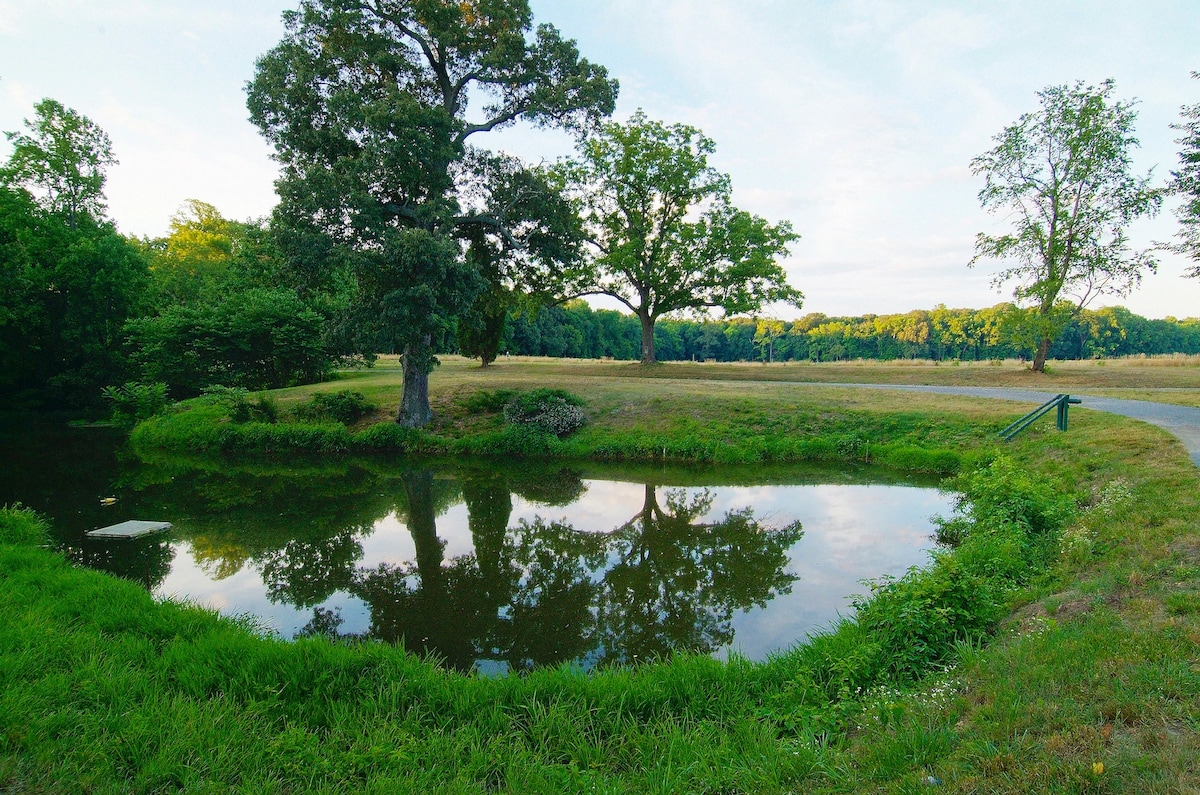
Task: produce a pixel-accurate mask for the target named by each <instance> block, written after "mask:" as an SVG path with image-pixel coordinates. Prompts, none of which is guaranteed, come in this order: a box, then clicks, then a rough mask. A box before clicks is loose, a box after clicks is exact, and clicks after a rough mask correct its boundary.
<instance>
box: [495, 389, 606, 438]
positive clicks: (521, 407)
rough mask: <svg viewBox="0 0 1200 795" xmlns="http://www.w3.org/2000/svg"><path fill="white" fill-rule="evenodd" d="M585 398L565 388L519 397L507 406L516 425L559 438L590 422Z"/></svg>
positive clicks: (508, 415)
mask: <svg viewBox="0 0 1200 795" xmlns="http://www.w3.org/2000/svg"><path fill="white" fill-rule="evenodd" d="M581 406H583V400H582V398H579V397H577V396H575V395H572V394H571V393H570V392H567V391H566V390H563V389H534V390H531V391H529V392H526V393H524V394H520V395H517V396H515V397H513V398H512V399H511V400H509V401H508V404H507V405H505V407H504V419H505V420H507V421H508V422H510V423H512V424H513V425H532V426H534V427H536V428H539V429H541V430H543V431H545V432H546V433H551V434H553V435H555V436H557V437H559V438H560V439H561V438H562V437H564V436H567V435H569V434H571V433H573V432H575V431H577V430H579V429H580V428H582V427H583V426H584V425H585V424H586V423H587V416H586V415H585V414H584V413H583V409H582V408H580V407H581Z"/></svg>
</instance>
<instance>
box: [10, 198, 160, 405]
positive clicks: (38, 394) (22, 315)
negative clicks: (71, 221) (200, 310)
mask: <svg viewBox="0 0 1200 795" xmlns="http://www.w3.org/2000/svg"><path fill="white" fill-rule="evenodd" d="M75 220H76V223H75V226H74V227H72V226H70V225H68V223H67V222H66V220H65V219H64V217H63V216H62V215H59V214H58V213H55V212H51V211H48V210H46V209H43V208H42V207H39V206H38V204H37V203H36V202H35V201H34V200H33V198H32V197H31V196H30V195H29V194H28V193H27V192H26V191H24V190H22V189H19V188H11V187H5V186H2V185H0V393H3V394H6V395H7V396H8V399H9V405H12V404H13V402H16V403H17V404H19V405H26V406H36V405H39V404H40V405H47V404H49V405H51V406H53V407H56V408H64V407H65V408H72V409H76V410H77V409H80V408H87V407H91V406H93V405H94V404H96V403H98V402H99V398H100V388H101V387H102V386H104V385H106V384H113V383H120V382H121V381H123V380H124V379H125V378H126V375H127V374H126V372H125V362H124V358H123V356H122V355H121V333H120V332H121V328H122V327H123V326H124V324H125V321H126V319H128V318H129V317H131V316H135V315H136V314H137V313H138V312H139V311H140V308H141V306H142V301H143V296H144V291H145V286H146V283H147V279H148V275H147V270H146V262H145V260H144V259H143V258H142V256H141V255H140V254H139V252H138V251H137V249H136V248H135V247H133V246H132V245H130V244H129V243H128V242H127V241H126V240H125V239H124V238H122V237H121V236H120V235H119V234H117V233H116V231H115V230H114V229H113V228H112V227H111V226H109V225H107V224H103V223H98V222H96V221H95V220H93V219H92V218H91V216H89V215H86V214H80V215H78V216H77V217H76V219H75ZM150 380H155V379H150ZM14 398H15V401H14Z"/></svg>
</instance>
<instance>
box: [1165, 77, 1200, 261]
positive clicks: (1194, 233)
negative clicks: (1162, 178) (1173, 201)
mask: <svg viewBox="0 0 1200 795" xmlns="http://www.w3.org/2000/svg"><path fill="white" fill-rule="evenodd" d="M1192 77H1194V78H1197V79H1200V72H1192ZM1181 114H1182V116H1183V120H1182V121H1181V122H1180V123H1178V124H1173V125H1171V126H1172V128H1174V129H1176V130H1178V131H1179V132H1181V133H1183V137H1182V138H1179V139H1178V140H1177V141H1176V143H1178V144H1179V146H1180V149H1179V170H1178V171H1172V172H1171V190H1172V192H1174V193H1176V194H1178V195H1179V196H1180V197H1182V198H1183V203H1182V204H1181V205H1180V206H1179V208H1178V209H1177V210H1176V211H1175V214H1176V215H1177V216H1178V217H1179V223H1180V227H1181V228H1180V230H1179V234H1178V235H1177V238H1178V242H1177V243H1175V244H1174V245H1171V246H1170V248H1171V249H1173V250H1175V251H1177V252H1179V253H1181V254H1185V255H1187V256H1189V257H1191V258H1192V259H1193V260H1195V262H1196V264H1195V265H1193V266H1192V267H1191V269H1189V270H1188V272H1187V275H1188V276H1191V277H1193V278H1197V279H1200V102H1198V103H1196V104H1195V105H1184V106H1183V108H1181Z"/></svg>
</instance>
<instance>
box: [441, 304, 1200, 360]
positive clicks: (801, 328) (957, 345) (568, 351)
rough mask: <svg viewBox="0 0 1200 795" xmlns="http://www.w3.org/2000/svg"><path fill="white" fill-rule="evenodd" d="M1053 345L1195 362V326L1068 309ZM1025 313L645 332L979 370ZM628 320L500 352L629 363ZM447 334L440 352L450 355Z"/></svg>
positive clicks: (769, 356)
mask: <svg viewBox="0 0 1200 795" xmlns="http://www.w3.org/2000/svg"><path fill="white" fill-rule="evenodd" d="M1063 311H1064V313H1069V315H1070V318H1069V319H1068V320H1066V326H1065V328H1064V330H1063V331H1062V333H1061V334H1059V336H1058V337H1057V338H1056V339H1055V340H1054V342H1053V344H1052V346H1051V348H1050V356H1051V358H1055V359H1093V358H1103V357H1114V356H1129V355H1137V354H1146V355H1154V354H1166V353H1187V354H1196V353H1200V319H1197V318H1188V319H1186V320H1176V319H1175V318H1166V319H1165V320H1149V319H1147V318H1144V317H1141V316H1140V315H1135V314H1134V313H1132V312H1130V311H1129V310H1127V309H1125V308H1123V307H1105V308H1103V309H1097V310H1090V309H1083V310H1069V309H1068V308H1067V307H1063ZM1024 315H1025V310H1022V309H1020V308H1018V307H1016V306H1014V305H1013V304H1010V303H1002V304H997V305H996V306H993V307H988V308H986V309H947V308H946V307H944V306H938V307H935V308H933V309H930V310H924V309H918V310H914V311H912V312H907V313H905V314H895V315H861V316H857V317H829V316H827V315H823V314H819V313H815V314H809V315H805V316H804V317H802V318H800V319H799V320H796V321H792V322H788V321H781V320H766V319H753V318H731V319H727V320H704V321H698V320H662V321H659V323H658V324H657V326H656V327H655V331H654V335H655V336H654V338H655V347H656V348H657V351H658V357H659V359H660V360H664V361H684V360H693V361H710V360H711V361H718V362H736V361H775V362H787V361H811V362H832V361H845V360H853V359H877V360H881V361H891V360H896V359H930V360H933V361H948V360H954V359H957V360H961V361H980V360H989V359H1009V358H1021V357H1027V356H1029V355H1030V353H1031V340H1030V339H1028V336H1029V335H1028V331H1027V329H1028V325H1027V324H1025V323H1023V322H1022V321H1023V320H1024ZM640 339H641V329H640V326H639V323H638V319H637V318H636V317H634V316H633V315H626V314H622V313H620V312H616V311H613V310H608V309H593V308H592V307H590V306H589V305H588V304H586V303H584V302H583V301H571V302H569V303H566V304H564V305H561V306H554V307H549V308H545V309H542V310H541V311H538V312H522V313H520V314H516V315H513V316H510V317H509V318H508V322H507V324H506V326H505V330H504V337H503V344H502V346H501V351H502V352H504V353H508V354H511V355H523V356H554V357H566V358H580V359H596V358H613V359H637V358H638V357H639V355H640ZM452 340H453V336H452V335H448V336H447V338H446V341H445V343H444V344H443V350H444V351H445V352H455V351H456V348H455V347H454V345H453V342H452Z"/></svg>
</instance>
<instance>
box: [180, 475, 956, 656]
mask: <svg viewBox="0 0 1200 795" xmlns="http://www.w3.org/2000/svg"><path fill="white" fill-rule="evenodd" d="M585 483H586V485H587V489H586V491H585V492H584V494H583V495H582V497H581V498H580V499H579V500H578V501H577V502H575V503H573V504H571V505H569V506H547V505H543V504H539V503H536V502H532V501H530V500H527V499H525V498H523V497H521V496H519V495H513V497H512V505H513V511H512V515H511V517H510V520H509V526H510V527H513V526H516V525H517V524H518V523H519V522H520V521H521V520H526V521H530V522H532V521H533V520H534V519H535V518H537V517H541V518H543V519H545V520H547V521H562V522H566V523H568V524H570V525H571V526H572V527H574V528H575V529H576V530H578V531H582V532H608V531H610V530H612V529H614V528H616V527H618V526H620V525H623V524H625V523H626V522H628V521H630V520H631V519H632V518H634V517H635V516H636V515H637V514H638V513H639V512H640V511H641V509H642V505H643V501H644V498H645V486H644V485H643V484H641V483H620V482H615V481H603V480H589V481H585ZM672 490H673V489H671V488H670V487H659V488H658V492H657V497H658V501H659V504H660V505H662V506H664V507H665V505H666V498H667V493H668V492H669V491H672ZM682 491H684V492H685V493H686V494H688V495H694V494H699V493H702V492H704V491H705V489H702V488H694V487H689V488H686V489H683V490H682ZM708 491H709V492H710V493H711V494H712V496H713V503H712V507H711V509H710V510H709V512H708V513H707V514H706V515H705V517H703V518H704V519H705V520H707V521H712V520H716V519H720V518H722V517H724V516H725V514H726V513H728V512H729V511H737V510H742V509H745V508H749V509H751V510H752V511H753V513H754V515H755V516H756V517H757V518H758V519H760V520H761V521H763V522H764V523H766V524H770V525H774V526H784V525H787V524H789V523H791V522H793V521H796V520H799V521H800V522H801V523H802V524H803V527H804V536H803V538H802V539H801V540H800V541H799V542H798V543H796V544H795V545H794V546H793V547H792V548H791V550H790V557H791V563H790V565H789V567H788V569H787V571H788V573H790V574H794V575H798V576H799V580H798V581H796V582H795V583H794V584H793V586H792V590H791V592H790V593H788V594H784V595H781V596H778V597H776V598H775V599H774V600H773V601H771V602H770V603H768V605H767V606H766V607H765V608H759V609H754V610H751V611H749V612H748V613H739V614H736V615H735V616H734V617H733V627H734V630H735V636H734V641H733V644H732V648H733V649H736V650H737V651H738V652H739V653H741V654H743V655H745V656H747V657H750V658H752V659H762V658H764V657H766V655H767V654H769V653H770V652H771V651H774V650H778V649H784V648H787V647H788V646H791V645H792V644H794V643H795V642H797V641H800V640H803V638H804V637H805V636H806V635H807V634H808V633H810V632H813V631H817V630H820V629H822V628H824V627H826V626H828V625H829V624H830V622H832V621H833V620H835V619H836V618H837V615H838V613H839V612H846V611H848V610H849V604H850V596H851V595H852V594H855V593H861V592H863V591H864V590H865V587H864V586H863V585H861V584H860V583H861V581H862V580H864V579H867V578H876V577H879V576H881V575H885V574H890V575H899V574H903V573H904V572H905V571H906V570H907V569H908V568H909V567H911V566H919V565H923V564H924V563H925V562H926V561H927V559H928V558H927V551H928V549H929V548H930V546H931V541H930V534H931V533H932V532H933V528H932V524H931V522H930V517H931V516H933V515H936V514H948V513H949V512H950V510H951V497H950V495H947V494H943V493H940V492H938V491H937V490H935V489H926V488H914V487H909V486H881V485H817V486H814V485H801V486H790V485H789V486H743V487H726V486H722V487H715V488H711V489H708ZM437 533H438V537H439V538H440V539H441V540H442V541H444V542H445V560H446V561H449V560H451V559H453V558H455V557H458V556H461V555H468V554H471V553H472V552H473V546H472V540H471V534H470V531H469V529H468V525H467V508H466V505H465V504H464V503H462V502H459V503H458V504H456V505H453V506H451V507H450V508H448V509H447V510H446V511H445V512H444V513H442V514H440V515H439V516H438V517H437ZM359 543H360V544H361V545H362V549H363V556H362V558H361V559H360V560H359V561H358V562H357V566H358V567H359V569H360V570H361V569H373V568H375V567H377V566H379V565H380V564H382V563H387V564H392V565H395V564H400V563H405V562H408V561H412V560H413V558H414V555H415V547H414V544H413V539H412V536H411V535H410V534H409V532H408V530H407V528H406V527H405V525H404V523H403V521H402V520H401V518H400V517H398V516H397V515H396V514H395V513H390V514H388V515H386V516H384V517H382V518H380V519H378V520H376V521H375V523H374V525H373V528H372V531H371V533H370V534H369V535H366V536H362V537H360V538H359ZM175 546H176V550H175V555H176V556H175V560H174V563H173V564H172V566H171V572H170V574H169V575H167V577H166V579H165V580H164V581H163V582H162V584H161V585H160V586H159V587H158V588H157V589H156V593H157V594H158V595H160V596H170V597H176V598H179V599H188V600H191V601H194V602H197V603H199V604H202V605H206V606H209V607H213V608H216V609H218V610H221V611H222V612H225V613H229V614H241V613H249V614H252V615H254V616H257V617H258V618H259V620H260V621H261V623H263V624H265V625H266V626H267V627H269V628H270V629H272V630H274V631H276V632H278V633H280V634H281V635H283V636H284V637H291V636H292V635H294V634H295V633H296V632H297V631H298V630H300V629H301V628H302V627H303V626H304V625H305V624H307V623H308V622H309V620H310V619H311V618H312V611H311V610H301V609H298V608H295V607H293V606H291V605H286V604H276V603H273V602H271V601H270V599H269V598H268V596H267V593H266V588H265V586H264V585H263V583H262V580H261V578H260V576H259V572H258V571H257V569H256V568H255V565H254V564H253V563H250V564H249V565H246V566H243V567H242V569H241V570H240V571H238V572H237V573H236V574H233V575H231V576H229V577H226V578H225V579H221V580H214V579H213V578H212V575H211V574H209V573H207V572H206V571H205V570H204V569H203V568H201V566H200V565H199V564H197V563H196V561H195V559H194V557H193V555H192V550H191V546H190V545H189V544H188V543H187V542H177V543H176V545H175ZM321 606H322V607H324V608H326V609H331V610H336V611H338V613H339V614H340V616H341V618H342V619H343V624H342V625H341V627H340V630H341V631H342V632H346V633H361V632H366V631H367V630H368V629H369V628H370V614H369V611H368V608H367V605H366V604H365V603H364V602H362V601H361V600H359V599H358V598H357V597H353V596H350V595H349V594H347V593H344V592H338V593H335V594H334V595H333V596H332V597H330V598H329V599H328V600H326V601H325V602H324V603H323V604H322V605H321Z"/></svg>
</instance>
